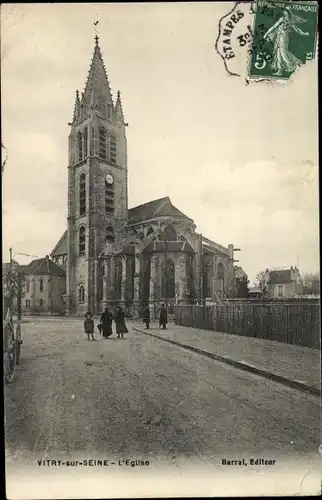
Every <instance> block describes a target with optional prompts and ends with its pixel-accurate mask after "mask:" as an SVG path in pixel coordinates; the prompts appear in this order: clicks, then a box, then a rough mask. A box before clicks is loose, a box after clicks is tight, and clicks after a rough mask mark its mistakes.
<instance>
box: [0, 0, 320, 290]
mask: <svg viewBox="0 0 322 500" xmlns="http://www.w3.org/2000/svg"><path fill="white" fill-rule="evenodd" d="M232 7H233V3H232V2H220V3H210V2H207V3H180V4H176V3H172V4H171V3H160V4H158V3H147V4H139V3H136V4H126V3H124V4H120V3H119V4H103V5H102V4H101V5H99V4H79V5H76V4H57V3H56V4H13V5H12V4H10V5H9V4H7V5H4V4H2V6H1V31H2V37H1V38H2V40H1V57H2V71H1V84H2V141H3V144H4V146H5V148H6V151H7V154H8V159H7V163H6V166H5V171H4V174H3V179H2V180H3V252H4V260H7V259H6V256H7V255H8V252H9V247H12V248H13V252H14V254H16V260H18V262H20V263H22V264H24V263H27V262H29V261H30V257H24V256H20V255H18V254H19V253H27V254H30V255H34V256H37V257H42V256H44V255H46V254H50V252H51V251H52V249H53V248H54V246H55V244H56V243H57V241H58V239H59V238H60V236H61V235H62V233H63V231H64V230H65V228H66V217H67V161H68V134H69V126H68V122H70V121H71V119H72V113H73V107H74V99H75V91H76V89H79V90H80V91H82V90H84V86H85V82H86V77H87V74H88V70H89V65H90V61H91V58H92V54H93V49H94V35H95V32H94V27H93V22H94V21H96V20H98V21H99V25H98V26H99V36H100V47H101V51H102V54H103V58H104V62H105V66H106V68H107V73H108V78H109V81H110V85H111V88H112V94H113V96H114V97H116V93H117V90H120V91H121V94H122V102H123V110H124V115H125V120H126V121H127V122H128V123H129V126H128V128H127V141H128V172H129V207H133V206H136V205H140V204H142V203H145V202H147V201H150V200H153V199H156V198H161V197H163V196H169V197H170V198H171V201H172V203H173V204H174V205H175V206H177V207H178V208H179V209H180V210H181V211H183V212H184V213H186V214H187V215H188V216H189V217H191V218H192V219H193V220H194V221H195V224H196V225H197V230H198V232H201V233H202V234H203V235H204V236H206V237H208V238H210V239H212V240H214V241H216V242H217V243H220V244H221V245H224V246H228V244H229V243H233V244H234V245H235V247H238V248H240V249H241V251H240V252H239V253H238V258H239V261H240V262H239V263H238V265H241V266H242V267H243V269H244V270H245V271H246V273H247V274H248V276H249V278H250V280H251V281H253V280H254V279H255V277H256V274H257V273H258V272H260V271H262V270H265V269H266V268H273V267H274V268H276V267H290V266H291V265H293V266H294V265H297V263H298V262H299V265H300V271H301V272H302V273H305V272H316V271H318V270H319V247H318V246H319V235H318V231H319V222H318V168H317V163H318V160H317V158H318V149H317V143H318V141H317V130H318V128H317V127H318V121H317V116H318V111H317V65H316V61H313V62H310V63H307V64H306V65H305V66H304V67H302V68H301V69H300V70H298V71H297V72H296V73H295V74H294V75H293V77H292V79H291V81H290V82H289V83H288V84H287V85H280V84H278V83H267V82H257V83H255V82H252V83H251V84H249V85H247V84H246V83H245V81H244V80H243V79H242V78H239V77H236V76H231V75H229V74H228V73H227V71H226V70H225V67H224V64H223V60H222V59H221V57H220V56H219V55H218V53H217V52H216V50H215V43H216V39H217V36H218V23H219V21H220V18H221V17H222V16H224V15H225V14H227V13H228V12H229V11H230V10H231V9H232Z"/></svg>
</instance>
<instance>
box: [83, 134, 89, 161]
mask: <svg viewBox="0 0 322 500" xmlns="http://www.w3.org/2000/svg"><path fill="white" fill-rule="evenodd" d="M87 155H88V130H87V127H85V128H84V157H85V158H87Z"/></svg>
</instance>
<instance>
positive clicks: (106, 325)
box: [101, 307, 113, 339]
mask: <svg viewBox="0 0 322 500" xmlns="http://www.w3.org/2000/svg"><path fill="white" fill-rule="evenodd" d="M112 321H113V314H112V313H111V312H110V311H109V310H108V308H107V307H106V308H105V311H104V312H103V314H102V316H101V325H102V331H103V337H104V339H108V337H109V336H110V335H112V333H113V330H112Z"/></svg>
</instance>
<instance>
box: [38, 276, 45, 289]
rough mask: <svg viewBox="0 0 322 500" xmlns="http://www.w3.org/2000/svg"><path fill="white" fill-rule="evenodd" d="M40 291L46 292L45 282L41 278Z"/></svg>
mask: <svg viewBox="0 0 322 500" xmlns="http://www.w3.org/2000/svg"><path fill="white" fill-rule="evenodd" d="M39 291H40V292H43V291H44V280H43V279H42V278H40V283H39Z"/></svg>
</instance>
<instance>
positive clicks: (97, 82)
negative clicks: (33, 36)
mask: <svg viewBox="0 0 322 500" xmlns="http://www.w3.org/2000/svg"><path fill="white" fill-rule="evenodd" d="M69 125H70V127H71V130H70V135H69V162H68V217H67V227H68V232H67V233H68V254H67V309H68V313H69V314H83V313H84V312H85V311H88V310H90V311H91V312H92V314H95V313H97V312H98V303H99V291H98V285H97V283H98V281H99V280H98V276H99V272H100V265H101V264H99V260H98V257H99V255H100V253H101V252H102V250H103V249H104V247H105V245H106V244H107V243H112V244H113V243H117V241H118V239H119V238H121V235H122V233H123V228H124V225H125V224H126V219H127V210H128V194H127V146H126V133H125V128H126V124H125V123H124V116H123V109H122V103H121V95H120V92H118V93H117V98H116V102H115V103H114V102H113V99H112V94H111V89H110V85H109V81H108V77H107V73H106V70H105V66H104V62H103V58H102V53H101V49H100V46H99V40H98V37H97V36H96V37H95V47H94V54H93V58H92V62H91V65H90V69H89V73H88V78H87V82H86V85H85V90H84V92H83V93H82V94H81V95H80V94H79V92H78V91H76V100H75V106H74V114H73V120H72V122H71V123H70V124H69Z"/></svg>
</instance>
